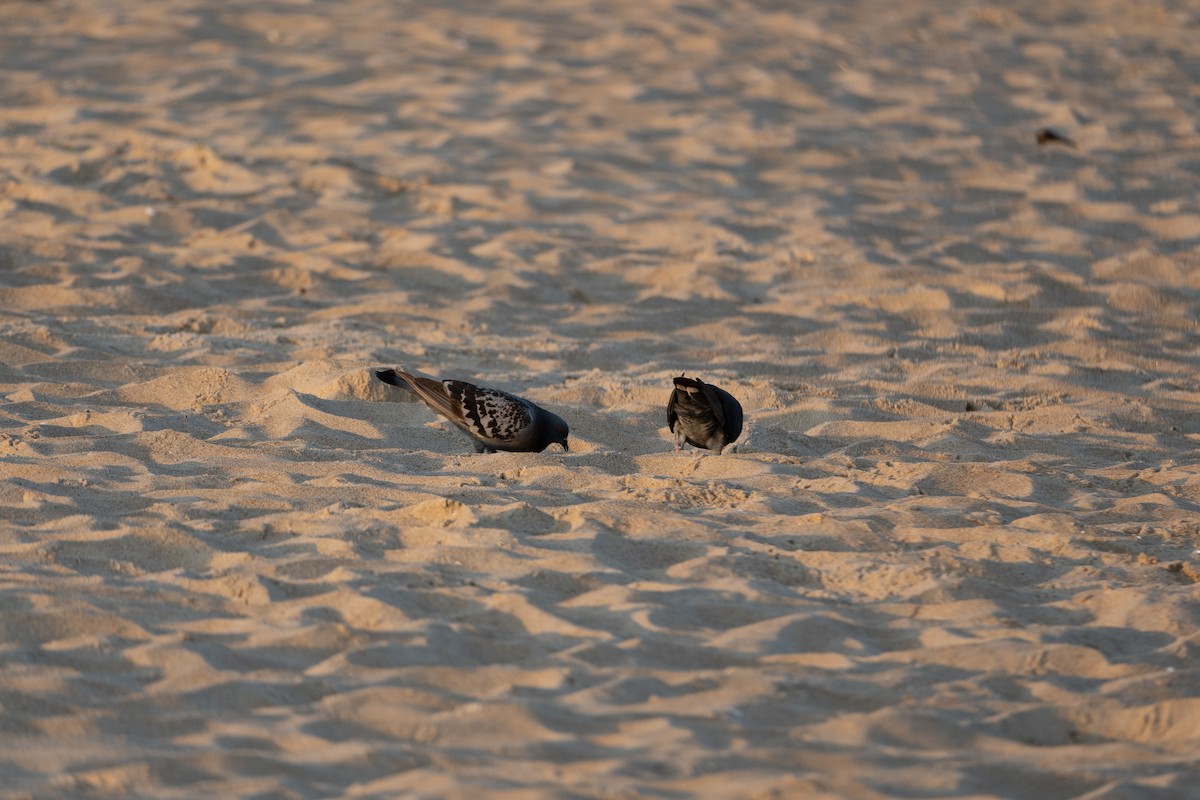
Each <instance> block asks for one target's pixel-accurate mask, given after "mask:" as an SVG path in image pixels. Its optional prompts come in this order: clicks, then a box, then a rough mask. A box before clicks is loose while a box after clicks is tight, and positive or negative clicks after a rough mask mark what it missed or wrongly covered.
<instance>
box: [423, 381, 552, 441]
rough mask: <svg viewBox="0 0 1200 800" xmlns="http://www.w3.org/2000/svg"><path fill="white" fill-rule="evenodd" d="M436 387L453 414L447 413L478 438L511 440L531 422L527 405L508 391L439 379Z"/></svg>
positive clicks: (523, 431)
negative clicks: (439, 381)
mask: <svg viewBox="0 0 1200 800" xmlns="http://www.w3.org/2000/svg"><path fill="white" fill-rule="evenodd" d="M440 386H441V387H442V388H443V392H444V393H445V394H444V395H443V396H444V397H446V398H447V400H448V402H449V403H450V405H451V407H452V408H453V415H447V416H450V419H451V420H452V421H454V422H455V423H456V424H458V425H459V426H460V427H462V428H463V430H465V431H467V432H469V433H472V434H474V435H475V436H478V437H479V438H481V439H489V440H492V441H496V442H511V441H513V440H514V439H518V438H520V437H521V436H522V435H523V434H526V433H527V432H528V431H529V430H530V426H531V425H532V424H533V414H532V413H531V411H530V408H529V405H528V404H527V403H525V402H524V401H522V400H521V398H519V397H515V396H513V395H511V394H509V393H508V392H502V391H500V390H499V389H485V388H482V387H479V386H474V385H472V384H470V383H465V382H463V381H454V380H446V381H442V382H441V384H440ZM439 410H440V408H439Z"/></svg>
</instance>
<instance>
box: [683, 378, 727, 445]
mask: <svg viewBox="0 0 1200 800" xmlns="http://www.w3.org/2000/svg"><path fill="white" fill-rule="evenodd" d="M667 425H669V426H670V428H671V433H673V434H675V449H676V450H679V449H681V448H682V447H683V443H684V442H687V443H688V444H690V445H691V446H692V447H703V448H704V449H705V450H716V451H717V452H718V453H720V452H721V451H722V450H724V449H725V448H726V446H728V445H729V444H730V443H731V442H733V441H734V440H735V439H737V438H738V437H739V436H741V435H742V404H741V403H739V402H738V401H737V400H736V399H735V398H734V396H733V395H731V394H730V393H729V392H727V391H725V390H724V389H722V388H721V387H719V386H713V385H712V384H711V383H705V382H704V381H702V380H700V379H699V378H685V377H684V376H683V375H680V376H679V377H678V378H676V379H675V389H674V390H673V391H672V392H671V399H670V400H669V401H667Z"/></svg>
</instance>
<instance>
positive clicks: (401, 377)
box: [375, 369, 413, 392]
mask: <svg viewBox="0 0 1200 800" xmlns="http://www.w3.org/2000/svg"><path fill="white" fill-rule="evenodd" d="M375 377H376V378H379V380H381V381H383V382H384V383H390V384H391V385H392V386H399V387H400V388H401V389H408V390H409V391H410V392H411V391H412V390H413V387H412V384H411V383H409V382H408V378H409V377H410V376H409V375H407V374H406V373H403V372H400V371H398V370H394V369H377V370H375Z"/></svg>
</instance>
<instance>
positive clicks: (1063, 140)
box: [1037, 128, 1079, 149]
mask: <svg viewBox="0 0 1200 800" xmlns="http://www.w3.org/2000/svg"><path fill="white" fill-rule="evenodd" d="M1037 143H1038V144H1042V145H1046V144H1054V143H1058V144H1061V145H1066V146H1067V147H1071V148H1075V149H1078V148H1079V145H1077V144H1075V140H1074V139H1072V138H1071V137H1070V136H1063V135H1062V134H1061V133H1059V132H1058V131H1056V130H1054V129H1053V128H1042V129H1041V130H1039V131H1038V132H1037Z"/></svg>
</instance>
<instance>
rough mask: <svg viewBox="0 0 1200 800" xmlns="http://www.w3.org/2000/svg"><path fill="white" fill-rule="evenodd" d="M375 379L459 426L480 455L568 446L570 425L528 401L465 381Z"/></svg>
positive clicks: (384, 372)
mask: <svg viewBox="0 0 1200 800" xmlns="http://www.w3.org/2000/svg"><path fill="white" fill-rule="evenodd" d="M375 377H376V378H378V379H379V380H381V381H383V382H384V383H390V384H391V385H392V386H399V387H401V388H404V389H407V390H408V391H410V392H412V393H413V394H415V395H416V396H417V397H419V398H421V399H422V400H423V401H425V405H427V406H429V407H430V408H432V409H433V410H434V411H436V412H437V413H439V414H441V415H442V416H443V417H445V418H446V419H448V420H450V421H451V422H453V423H454V425H455V426H456V427H457V428H459V429H460V430H461V431H463V433H465V434H467V436H470V437H471V439H473V440H474V442H475V452H476V453H494V452H496V451H497V450H510V451H513V452H528V453H540V452H541V451H543V450H545V449H546V448H547V447H549V446H550V445H552V444H556V443H557V444H561V445H562V446H563V450H567V449H569V448H568V447H567V434H568V433H569V432H570V431H569V429H568V428H567V423H565V422H563V420H562V418H561V417H559V416H558V415H557V414H553V413H551V412H549V411H547V410H546V409H544V408H541V407H540V406H537V405H535V404H534V403H531V402H530V401H528V400H526V399H525V398H523V397H517V396H516V395H513V394H509V393H508V392H502V391H500V390H499V389H486V388H484V387H482V386H474V385H472V384H470V383H467V382H465V381H454V380H444V381H438V380H434V379H432V378H425V377H421V376H419V375H409V374H408V373H407V372H401V371H400V370H396V369H377V370H375Z"/></svg>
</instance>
